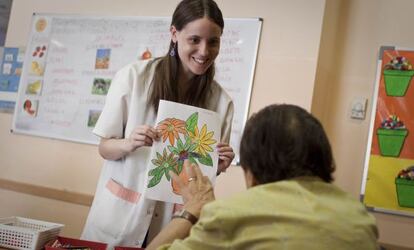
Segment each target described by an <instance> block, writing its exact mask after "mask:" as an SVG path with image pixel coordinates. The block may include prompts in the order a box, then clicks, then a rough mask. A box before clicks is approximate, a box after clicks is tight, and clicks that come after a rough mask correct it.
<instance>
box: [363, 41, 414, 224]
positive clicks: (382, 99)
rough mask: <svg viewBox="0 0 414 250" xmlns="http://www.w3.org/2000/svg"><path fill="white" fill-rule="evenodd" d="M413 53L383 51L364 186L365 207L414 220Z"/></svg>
mask: <svg viewBox="0 0 414 250" xmlns="http://www.w3.org/2000/svg"><path fill="white" fill-rule="evenodd" d="M413 64H414V50H411V49H402V48H397V47H393V46H383V47H381V48H380V51H379V57H378V63H377V76H376V80H375V90H374V94H373V102H372V103H373V105H372V106H373V107H372V112H371V121H370V122H371V123H370V131H369V136H368V144H367V152H366V157H365V167H364V176H363V180H362V186H361V198H362V200H363V203H364V204H365V205H366V206H367V207H369V208H371V209H373V210H375V211H381V212H386V213H393V214H401V215H408V216H414V108H413V107H414V86H413V85H414V82H413V81H414V79H413V75H414V68H413V67H414V66H413Z"/></svg>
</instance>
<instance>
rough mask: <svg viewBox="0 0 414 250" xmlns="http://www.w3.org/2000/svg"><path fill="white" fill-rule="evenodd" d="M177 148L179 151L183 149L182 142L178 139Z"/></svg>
mask: <svg viewBox="0 0 414 250" xmlns="http://www.w3.org/2000/svg"><path fill="white" fill-rule="evenodd" d="M177 148H178V149H179V150H181V149H183V148H184V145H183V142H182V141H181V139H180V138H178V139H177Z"/></svg>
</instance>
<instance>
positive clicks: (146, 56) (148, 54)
mask: <svg viewBox="0 0 414 250" xmlns="http://www.w3.org/2000/svg"><path fill="white" fill-rule="evenodd" d="M151 57H152V54H151V52H150V51H149V50H148V48H147V49H146V50H145V51H144V53H142V55H141V59H142V60H147V59H150V58H151Z"/></svg>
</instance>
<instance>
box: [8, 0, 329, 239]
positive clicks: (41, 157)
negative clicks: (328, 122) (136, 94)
mask: <svg viewBox="0 0 414 250" xmlns="http://www.w3.org/2000/svg"><path fill="white" fill-rule="evenodd" d="M177 2H178V0H175V1H171V0H152V1H145V0H117V1H115V0H89V1H84V0H71V1H66V0H32V1H27V0H14V1H13V7H12V12H11V17H10V22H9V29H8V34H7V40H6V45H7V46H20V45H23V46H24V45H25V44H26V41H27V39H28V34H29V24H30V20H31V16H32V13H33V12H39V13H76V14H90V15H99V14H102V15H142V16H170V15H171V13H172V11H173V10H174V7H175V6H176V4H177ZM217 2H218V4H219V6H220V7H221V8H222V11H223V13H224V15H225V17H262V18H263V19H264V23H263V29H262V36H261V41H260V45H259V46H260V47H259V52H258V59H257V64H256V67H257V68H256V74H255V79H254V86H253V92H252V101H251V106H250V112H254V111H257V110H259V109H260V108H262V107H264V106H265V105H268V104H270V103H274V102H289V103H296V104H298V105H301V106H302V107H304V108H306V109H308V110H310V108H311V103H312V95H313V89H314V79H315V72H316V63H317V57H318V53H319V42H320V36H321V29H322V20H323V13H324V7H325V0H312V1H308V0H290V1H283V0H257V1H251V0H218V1H217ZM166 42H167V41H166ZM11 122H12V115H9V114H0V139H1V142H2V143H0V179H7V180H11V181H16V182H22V183H30V184H33V185H36V186H42V187H49V188H51V189H52V190H58V191H62V192H69V193H71V192H76V193H81V194H90V195H92V194H93V193H94V191H95V186H96V183H97V178H98V175H99V171H100V167H101V164H102V159H100V157H99V155H98V153H97V150H96V147H95V146H90V145H84V144H77V143H71V142H65V141H60V140H52V139H47V138H38V137H32V136H26V135H16V134H10V133H9V129H10V127H11ZM0 184H1V183H0ZM244 188H245V185H244V179H243V175H242V171H241V169H240V168H238V167H231V169H230V170H228V172H227V173H226V174H223V175H221V176H220V177H219V178H218V180H217V188H216V193H217V196H218V197H219V198H222V197H226V196H229V195H231V194H233V193H235V192H238V191H240V190H243V189H244ZM0 199H1V204H2V205H1V206H0V217H4V216H11V215H20V216H25V217H31V218H37V219H43V220H49V221H54V222H60V223H63V224H65V225H66V227H65V229H64V231H63V234H64V235H67V236H70V237H78V236H79V235H80V232H81V229H82V227H83V223H84V221H85V218H86V215H87V212H88V207H87V206H81V205H76V204H72V203H68V202H62V201H56V200H53V199H46V198H41V197H37V196H33V195H27V194H22V193H18V192H14V191H9V190H5V189H3V190H2V189H0ZM3 204H6V205H3Z"/></svg>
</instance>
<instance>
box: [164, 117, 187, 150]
mask: <svg viewBox="0 0 414 250" xmlns="http://www.w3.org/2000/svg"><path fill="white" fill-rule="evenodd" d="M157 129H158V130H159V131H160V132H161V134H162V141H163V142H165V141H166V140H167V138H168V140H169V141H170V144H171V145H174V143H175V139H178V134H179V133H181V134H183V135H186V134H187V130H186V128H185V122H184V121H182V120H179V119H175V118H167V119H165V120H163V121H162V122H160V123H159V124H158V126H157Z"/></svg>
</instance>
